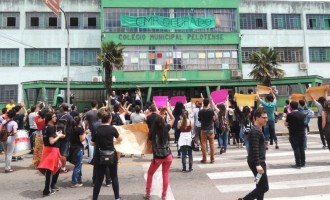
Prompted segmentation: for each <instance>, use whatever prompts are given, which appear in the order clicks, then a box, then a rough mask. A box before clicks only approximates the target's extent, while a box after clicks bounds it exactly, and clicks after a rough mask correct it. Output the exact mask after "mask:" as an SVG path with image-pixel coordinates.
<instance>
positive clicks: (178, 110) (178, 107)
mask: <svg viewBox="0 0 330 200" xmlns="http://www.w3.org/2000/svg"><path fill="white" fill-rule="evenodd" d="M183 110H184V105H183V103H182V102H181V101H178V102H176V104H175V107H174V110H173V115H174V116H178V115H182V114H183Z"/></svg>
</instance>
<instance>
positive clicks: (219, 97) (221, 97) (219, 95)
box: [211, 89, 228, 105]
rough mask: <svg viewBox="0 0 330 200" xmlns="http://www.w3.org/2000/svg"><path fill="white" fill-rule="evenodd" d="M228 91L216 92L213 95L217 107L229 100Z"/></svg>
mask: <svg viewBox="0 0 330 200" xmlns="http://www.w3.org/2000/svg"><path fill="white" fill-rule="evenodd" d="M227 96H228V90H227V89H223V90H216V91H214V92H212V93H211V98H212V100H213V101H214V103H215V105H217V104H219V103H224V102H225V101H226V100H227Z"/></svg>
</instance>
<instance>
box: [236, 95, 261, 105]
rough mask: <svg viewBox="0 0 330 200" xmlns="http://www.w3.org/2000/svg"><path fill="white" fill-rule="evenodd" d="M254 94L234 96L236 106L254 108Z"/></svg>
mask: <svg viewBox="0 0 330 200" xmlns="http://www.w3.org/2000/svg"><path fill="white" fill-rule="evenodd" d="M256 97H257V95H256V94H238V93H236V94H235V99H236V103H237V106H254V102H255V101H256Z"/></svg>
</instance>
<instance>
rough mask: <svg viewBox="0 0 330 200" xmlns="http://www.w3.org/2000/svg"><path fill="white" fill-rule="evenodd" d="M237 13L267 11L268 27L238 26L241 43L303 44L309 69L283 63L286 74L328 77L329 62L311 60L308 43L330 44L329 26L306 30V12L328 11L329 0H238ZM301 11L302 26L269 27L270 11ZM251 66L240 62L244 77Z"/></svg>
mask: <svg viewBox="0 0 330 200" xmlns="http://www.w3.org/2000/svg"><path fill="white" fill-rule="evenodd" d="M239 9H240V13H267V30H244V29H241V34H243V36H242V41H241V45H242V47H243V48H244V47H303V50H304V63H307V64H308V70H299V63H283V64H282V69H284V70H285V72H286V76H287V77H293V76H305V75H319V76H322V77H324V78H330V70H329V68H330V63H310V62H309V51H308V49H309V47H330V30H308V29H307V27H306V26H307V25H306V14H330V1H329V0H323V1H320V0H309V1H307V0H305V1H304V0H300V1H299V0H293V1H292V0H291V1H289V0H240V8H239ZM272 13H273V14H301V19H302V21H301V26H302V29H301V30H278V29H272V21H271V14H272ZM251 68H252V66H251V65H250V64H243V72H242V74H243V78H244V79H249V78H250V77H249V76H248V74H249V72H250V71H251Z"/></svg>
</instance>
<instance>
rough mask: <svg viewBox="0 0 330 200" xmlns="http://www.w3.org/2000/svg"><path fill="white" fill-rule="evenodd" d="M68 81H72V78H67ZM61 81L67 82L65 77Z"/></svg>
mask: <svg viewBox="0 0 330 200" xmlns="http://www.w3.org/2000/svg"><path fill="white" fill-rule="evenodd" d="M69 80H70V81H72V78H71V77H69ZM63 81H65V82H66V81H68V77H67V76H65V77H63Z"/></svg>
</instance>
